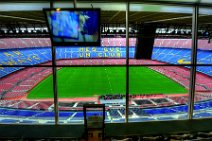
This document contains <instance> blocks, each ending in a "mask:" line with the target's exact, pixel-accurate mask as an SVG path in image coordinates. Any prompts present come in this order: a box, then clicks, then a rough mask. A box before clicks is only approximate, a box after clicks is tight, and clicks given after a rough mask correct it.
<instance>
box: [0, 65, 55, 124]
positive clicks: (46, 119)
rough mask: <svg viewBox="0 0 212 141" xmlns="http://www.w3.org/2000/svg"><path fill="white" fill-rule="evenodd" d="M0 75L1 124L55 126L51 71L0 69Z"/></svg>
mask: <svg viewBox="0 0 212 141" xmlns="http://www.w3.org/2000/svg"><path fill="white" fill-rule="evenodd" d="M0 74H1V77H0V96H1V99H0V123H26V124H46V123H54V111H53V108H52V107H53V98H52V97H53V86H52V75H51V74H52V68H51V67H36V68H35V67H30V68H23V67H22V68H15V67H1V68H0ZM47 85H48V87H47ZM50 97H51V99H49V98H50Z"/></svg>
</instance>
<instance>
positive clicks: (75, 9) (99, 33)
mask: <svg viewBox="0 0 212 141" xmlns="http://www.w3.org/2000/svg"><path fill="white" fill-rule="evenodd" d="M49 11H97V13H98V23H99V24H98V29H99V31H98V40H97V41H96V42H65V41H62V42H56V41H54V39H53V38H54V36H53V33H52V30H50V27H49V26H50V25H49V22H48V16H47V12H49ZM43 12H44V15H45V20H46V23H47V28H48V31H49V35H50V38H51V42H52V46H70V47H71V46H101V39H100V37H101V30H100V25H101V24H100V21H101V20H100V15H101V9H100V8H60V9H59V10H58V9H57V8H44V9H43Z"/></svg>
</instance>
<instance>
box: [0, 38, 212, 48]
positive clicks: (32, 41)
mask: <svg viewBox="0 0 212 141" xmlns="http://www.w3.org/2000/svg"><path fill="white" fill-rule="evenodd" d="M135 45H136V38H130V39H129V46H135ZM50 46H51V41H50V39H49V38H5V39H0V49H11V48H26V47H28V48H29V47H50ZM101 46H106V47H107V46H126V39H125V38H102V39H101ZM154 46H155V47H172V48H189V49H191V46H192V40H191V39H155V42H154ZM198 49H201V50H212V43H209V42H208V40H207V39H199V40H198Z"/></svg>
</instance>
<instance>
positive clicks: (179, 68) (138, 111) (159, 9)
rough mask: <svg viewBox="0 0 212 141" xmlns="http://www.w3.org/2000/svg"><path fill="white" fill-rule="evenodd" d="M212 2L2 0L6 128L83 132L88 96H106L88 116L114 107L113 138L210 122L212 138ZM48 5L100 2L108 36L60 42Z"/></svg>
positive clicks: (3, 134) (109, 115)
mask: <svg viewBox="0 0 212 141" xmlns="http://www.w3.org/2000/svg"><path fill="white" fill-rule="evenodd" d="M211 7H212V2H211V1H210V0H189V1H188V0H187V1H184V0H173V1H171V0H170V1H169V0H154V1H151V0H142V1H126V2H123V1H119V0H113V1H112V0H106V1H99V0H91V1H83V0H77V1H76V0H74V1H67V0H60V1H55V0H52V1H51V0H21V1H18V0H7V1H5V0H2V1H0V138H2V139H8V138H15V139H20V138H25V139H29V138H38V139H46V138H53V139H61V138H68V139H73V140H79V139H80V138H81V137H82V136H83V134H84V124H85V119H84V116H85V113H84V111H83V105H84V104H104V105H105V112H104V113H102V112H100V111H98V110H94V109H92V110H90V111H88V112H87V113H86V116H87V117H89V116H96V115H98V116H102V115H103V114H104V115H105V120H104V122H105V129H104V131H105V137H107V138H112V137H113V138H126V137H132V136H139V137H140V136H150V135H170V134H176V133H197V132H210V135H208V136H207V137H206V136H204V137H206V138H207V139H208V140H212V136H211V135H212V134H211V131H212V126H210V125H212V118H211V117H212V42H211V40H212V37H211V35H212V8H211ZM44 8H58V9H57V10H58V11H59V10H60V8H91V9H92V8H100V9H101V12H100V32H99V34H100V37H101V40H100V46H86V45H84V46H53V45H52V41H53V40H52V39H51V38H50V36H51V32H50V28H49V27H48V24H47V20H46V17H45V14H44V12H43V9H44ZM86 18H87V17H86ZM89 18H90V17H88V18H87V19H89ZM64 28H65V27H64ZM64 30H65V29H64ZM200 135H202V134H200ZM172 137H173V136H172ZM189 137H190V136H189ZM192 137H194V136H192ZM195 137H196V136H195ZM181 139H182V138H180V139H179V140H181ZM132 140H133V139H132ZM135 140H136V139H135ZM137 140H138V139H137ZM140 140H141V138H140ZM143 140H145V139H144V138H143ZM146 140H148V139H146ZM150 140H151V139H150ZM155 140H165V138H160V139H158V138H155ZM167 140H168V139H167ZM193 140H198V139H197V137H196V138H195V139H193ZM200 140H201V139H200Z"/></svg>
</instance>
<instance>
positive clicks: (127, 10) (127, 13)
mask: <svg viewBox="0 0 212 141" xmlns="http://www.w3.org/2000/svg"><path fill="white" fill-rule="evenodd" d="M129 9H130V7H129V1H127V2H126V101H125V102H126V107H125V108H126V109H125V122H126V123H128V121H129V120H128V115H129V114H128V113H129Z"/></svg>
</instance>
